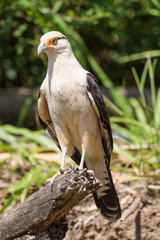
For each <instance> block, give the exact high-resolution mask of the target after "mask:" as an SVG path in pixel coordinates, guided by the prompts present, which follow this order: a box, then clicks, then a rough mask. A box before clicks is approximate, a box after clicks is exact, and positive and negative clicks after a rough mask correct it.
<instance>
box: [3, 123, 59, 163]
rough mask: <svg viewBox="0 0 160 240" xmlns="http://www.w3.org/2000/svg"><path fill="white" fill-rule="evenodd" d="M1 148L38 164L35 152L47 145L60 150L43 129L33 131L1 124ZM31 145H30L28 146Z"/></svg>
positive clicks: (56, 150) (54, 149)
mask: <svg viewBox="0 0 160 240" xmlns="http://www.w3.org/2000/svg"><path fill="white" fill-rule="evenodd" d="M0 136H1V141H0V148H1V149H4V150H7V151H9V152H11V153H12V154H13V155H17V156H18V157H20V158H21V159H26V160H29V161H30V163H31V164H32V165H35V164H36V158H35V153H36V152H41V151H43V150H44V148H45V147H47V148H49V149H52V150H53V151H55V152H58V151H59V149H58V148H57V146H56V144H55V143H54V142H53V141H52V139H50V138H48V137H47V136H45V135H44V132H43V130H41V131H31V130H29V129H26V128H17V127H14V126H11V125H2V126H0ZM28 146H29V147H28Z"/></svg>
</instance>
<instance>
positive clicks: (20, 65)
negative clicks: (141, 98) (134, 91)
mask: <svg viewBox="0 0 160 240" xmlns="http://www.w3.org/2000/svg"><path fill="white" fill-rule="evenodd" d="M159 18H160V8H159V1H157V0H152V1H150V0H129V1H124V0H122V1H119V0H115V1H114V0H110V1H106V0H100V1H98V2H97V1H95V0H93V1H89V0H81V1H75V0H74V1H68V0H57V1H54V0H48V1H42V0H34V1H29V0H14V1H11V0H5V1H4V0H1V1H0V42H1V44H0V58H1V65H0V86H1V87H13V86H14V87H16V86H21V85H23V86H35V85H40V83H41V82H42V80H43V78H44V75H45V69H44V67H43V63H42V61H41V60H40V59H39V57H38V56H37V46H38V44H39V38H40V36H41V35H42V34H44V33H45V32H47V31H51V30H58V31H61V32H63V33H64V34H65V35H66V36H67V37H68V38H69V40H70V42H71V45H72V47H73V50H74V53H75V55H76V57H77V58H78V60H79V61H80V62H81V64H82V65H83V66H84V67H85V68H87V69H88V70H90V71H92V72H93V73H95V74H96V75H97V76H98V77H99V78H100V80H101V81H102V82H104V81H105V82H106V85H107V86H109V87H110V86H111V83H110V81H109V79H108V78H107V79H106V76H104V74H103V71H102V69H104V71H105V72H107V73H108V75H109V76H110V77H111V79H112V81H113V82H115V83H116V84H121V79H122V77H123V78H124V79H127V84H131V82H132V78H131V74H130V73H129V72H128V65H127V64H125V65H122V64H119V62H124V61H125V62H126V58H125V59H124V58H122V57H123V56H126V55H128V54H135V55H133V56H132V60H135V58H134V57H136V56H137V54H138V53H139V52H143V51H147V50H148V49H151V50H153V51H152V53H153V54H154V53H155V54H156V55H157V54H158V55H159V51H158V50H156V49H159V48H160V28H159V20H160V19H159ZM128 60H129V59H127V61H128ZM97 63H98V64H97ZM128 64H129V63H128ZM135 64H136V63H135ZM138 65H139V66H138V67H137V65H136V69H137V70H138V72H139V71H140V69H141V67H142V65H141V62H139V63H138ZM115 69H116V71H115ZM97 72H99V74H98V73H97ZM157 72H158V70H157Z"/></svg>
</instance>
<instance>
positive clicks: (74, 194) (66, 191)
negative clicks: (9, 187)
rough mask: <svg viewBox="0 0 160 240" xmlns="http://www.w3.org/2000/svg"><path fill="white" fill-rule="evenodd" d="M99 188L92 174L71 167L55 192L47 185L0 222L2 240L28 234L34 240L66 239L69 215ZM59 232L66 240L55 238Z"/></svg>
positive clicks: (58, 178)
mask: <svg viewBox="0 0 160 240" xmlns="http://www.w3.org/2000/svg"><path fill="white" fill-rule="evenodd" d="M100 187H101V183H100V182H99V180H97V179H96V178H95V177H94V175H93V172H92V171H87V169H82V170H80V169H79V168H77V167H75V166H74V165H71V166H70V168H69V169H67V170H65V172H64V174H62V175H60V176H59V177H57V178H56V179H55V181H54V183H53V188H52V189H53V191H52V192H51V188H50V184H48V185H46V186H45V187H43V188H41V189H40V190H39V191H37V192H35V193H34V194H32V195H31V196H30V197H28V198H27V199H26V201H25V202H24V203H22V204H20V205H19V206H18V207H17V208H15V209H13V210H12V211H11V212H10V213H9V214H8V215H7V216H5V217H4V218H3V219H2V220H1V221H0V239H1V240H11V239H15V238H16V237H19V236H23V235H25V234H29V235H34V236H35V238H31V239H43V240H49V239H54V240H56V239H58V240H60V239H63V238H64V236H65V232H66V231H67V224H66V222H65V215H66V214H67V212H68V211H69V210H71V209H72V208H73V207H74V206H75V205H76V204H78V203H79V202H80V201H81V200H82V199H83V198H85V197H86V196H87V195H88V194H90V193H92V192H95V191H97V190H98V189H99V188H100ZM58 224H59V225H60V226H62V229H60V226H59V227H57V226H58ZM64 229H65V230H64ZM58 230H60V232H61V233H62V234H61V235H64V236H62V237H63V238H62V237H61V238H60V237H59V238H56V237H54V238H53V235H55V236H58ZM55 232H56V234H55ZM19 239H25V238H19Z"/></svg>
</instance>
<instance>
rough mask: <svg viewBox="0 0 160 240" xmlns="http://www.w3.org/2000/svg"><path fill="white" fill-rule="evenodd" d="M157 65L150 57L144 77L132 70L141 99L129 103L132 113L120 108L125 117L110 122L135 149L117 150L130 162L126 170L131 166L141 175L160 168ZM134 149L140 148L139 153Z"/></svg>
mask: <svg viewBox="0 0 160 240" xmlns="http://www.w3.org/2000/svg"><path fill="white" fill-rule="evenodd" d="M156 63H157V60H156V59H154V60H153V61H151V58H150V57H148V58H147V60H146V64H145V66H144V69H143V71H142V74H141V76H140V77H139V76H138V74H137V71H136V69H135V68H134V67H132V73H133V76H134V79H135V82H136V84H137V88H138V91H139V96H140V97H139V98H138V99H136V98H129V99H125V102H126V105H127V107H128V106H129V109H127V110H125V103H124V107H123V108H120V110H121V111H122V112H123V116H114V117H111V118H110V120H111V124H112V129H113V130H115V131H116V132H118V133H119V134H120V136H121V137H120V140H121V142H123V143H124V144H126V143H127V144H128V145H129V146H131V149H132V150H130V151H129V150H124V149H123V151H121V150H122V149H120V148H118V146H116V148H115V149H117V151H118V152H119V153H121V154H125V157H127V159H128V161H127V164H126V166H125V170H126V168H127V167H128V166H130V165H134V167H136V172H139V173H141V174H146V173H148V172H151V171H155V170H157V169H158V168H159V166H160V88H159V89H158V90H157V91H156V88H155V79H154V76H155V68H156ZM147 77H149V80H150V95H151V103H150V105H149V103H148V101H147V99H146V96H145V93H144V87H145V82H146V79H147ZM119 107H120V106H119ZM126 139H127V140H126ZM134 146H137V147H136V148H137V149H136V148H134ZM133 148H134V151H133Z"/></svg>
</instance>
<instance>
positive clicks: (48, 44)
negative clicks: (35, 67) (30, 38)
mask: <svg viewBox="0 0 160 240" xmlns="http://www.w3.org/2000/svg"><path fill="white" fill-rule="evenodd" d="M70 48H71V47H70V43H69V42H68V40H67V38H66V37H65V36H64V35H63V34H62V33H60V32H56V31H51V32H48V33H45V34H44V35H43V36H42V37H41V39H40V44H39V46H38V54H40V53H41V52H45V53H46V54H47V55H48V54H54V53H61V52H63V51H64V50H65V49H70Z"/></svg>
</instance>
